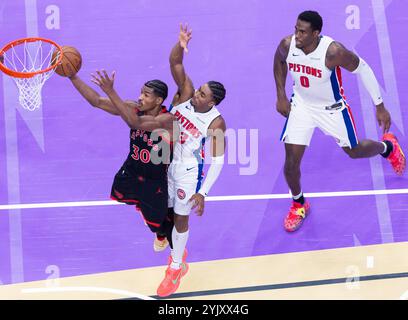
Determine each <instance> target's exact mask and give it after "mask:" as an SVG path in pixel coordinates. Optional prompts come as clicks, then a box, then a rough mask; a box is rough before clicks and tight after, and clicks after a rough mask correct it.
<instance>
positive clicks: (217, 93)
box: [207, 81, 226, 105]
mask: <svg viewBox="0 0 408 320" xmlns="http://www.w3.org/2000/svg"><path fill="white" fill-rule="evenodd" d="M207 84H208V87H209V88H210V90H211V92H212V95H213V98H214V101H215V105H218V104H220V102H221V101H222V100H224V98H225V93H226V90H225V88H224V85H223V84H222V83H220V82H217V81H208V82H207Z"/></svg>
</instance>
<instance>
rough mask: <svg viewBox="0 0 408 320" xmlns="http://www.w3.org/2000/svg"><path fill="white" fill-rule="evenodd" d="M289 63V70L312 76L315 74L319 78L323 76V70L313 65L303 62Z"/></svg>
mask: <svg viewBox="0 0 408 320" xmlns="http://www.w3.org/2000/svg"><path fill="white" fill-rule="evenodd" d="M288 65H289V71H293V72H301V73H306V74H308V75H310V76H314V77H317V78H321V77H322V70H319V69H316V68H313V67H309V66H305V65H303V64H298V63H289V64H288Z"/></svg>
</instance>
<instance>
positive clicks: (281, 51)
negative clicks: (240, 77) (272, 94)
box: [273, 36, 291, 117]
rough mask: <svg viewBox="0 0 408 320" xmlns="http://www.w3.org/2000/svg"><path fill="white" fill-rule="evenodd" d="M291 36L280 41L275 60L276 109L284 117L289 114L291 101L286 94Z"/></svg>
mask: <svg viewBox="0 0 408 320" xmlns="http://www.w3.org/2000/svg"><path fill="white" fill-rule="evenodd" d="M290 40H291V36H288V37H286V38H284V39H282V41H281V42H280V44H279V46H278V48H277V49H276V52H275V57H274V61H273V75H274V77H275V83H276V99H277V101H276V110H277V111H278V112H279V113H280V114H281V115H283V116H284V117H287V116H289V112H290V102H289V99H288V97H287V96H286V90H285V85H286V77H287V75H288V66H287V65H286V58H287V56H288V52H289V46H290Z"/></svg>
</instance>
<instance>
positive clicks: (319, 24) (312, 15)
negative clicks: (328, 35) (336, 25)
mask: <svg viewBox="0 0 408 320" xmlns="http://www.w3.org/2000/svg"><path fill="white" fill-rule="evenodd" d="M298 20H302V21H306V22H309V23H310V25H311V26H312V30H313V31H315V30H319V31H322V28H323V19H322V17H321V16H320V14H319V13H318V12H317V11H310V10H309V11H303V12H302V13H301V14H299V16H298Z"/></svg>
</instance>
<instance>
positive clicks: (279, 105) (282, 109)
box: [276, 98, 290, 118]
mask: <svg viewBox="0 0 408 320" xmlns="http://www.w3.org/2000/svg"><path fill="white" fill-rule="evenodd" d="M276 110H277V111H278V112H279V113H280V114H281V115H282V116H284V117H286V118H287V117H288V116H289V113H290V101H289V100H288V99H287V98H285V99H283V98H280V99H278V101H277V102H276Z"/></svg>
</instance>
